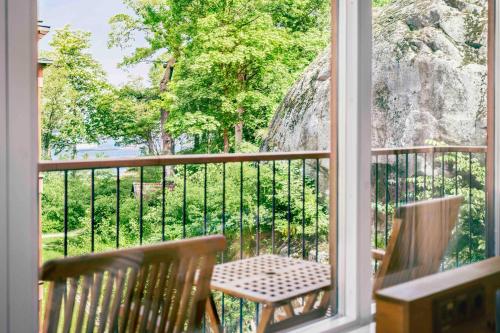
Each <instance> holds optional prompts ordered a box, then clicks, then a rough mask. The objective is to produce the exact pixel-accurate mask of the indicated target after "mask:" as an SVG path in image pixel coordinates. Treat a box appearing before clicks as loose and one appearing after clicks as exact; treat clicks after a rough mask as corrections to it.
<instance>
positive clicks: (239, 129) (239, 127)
mask: <svg viewBox="0 0 500 333" xmlns="http://www.w3.org/2000/svg"><path fill="white" fill-rule="evenodd" d="M238 82H239V83H240V89H241V90H242V91H244V90H245V82H246V76H245V74H244V72H240V73H238ZM244 112H245V109H244V108H243V106H241V105H240V106H239V107H238V122H237V123H236V125H234V145H235V147H236V149H239V147H240V146H241V143H242V142H243V113H244Z"/></svg>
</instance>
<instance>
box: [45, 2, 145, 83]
mask: <svg viewBox="0 0 500 333" xmlns="http://www.w3.org/2000/svg"><path fill="white" fill-rule="evenodd" d="M128 12H129V10H128V9H127V8H126V7H125V5H123V2H122V0H38V18H39V19H40V20H43V24H44V25H49V26H50V28H51V31H52V32H53V31H54V30H55V29H58V28H62V27H63V26H65V25H66V24H69V25H70V26H71V27H72V28H73V29H79V30H84V31H89V32H91V33H92V38H91V44H92V47H91V49H90V53H91V54H92V55H93V56H94V58H95V59H96V60H97V61H99V62H100V63H101V64H102V66H103V68H104V70H105V71H106V72H107V73H108V79H109V81H110V82H111V83H112V84H114V85H120V84H123V83H125V82H127V81H129V79H131V78H136V77H138V76H139V77H144V78H145V79H146V80H147V73H148V68H149V66H148V65H147V64H139V65H136V66H134V67H132V68H127V69H120V68H118V67H117V65H118V63H120V61H121V60H122V58H123V55H125V54H127V53H130V52H131V50H125V51H123V50H121V49H119V48H113V49H109V48H108V45H107V42H108V33H109V31H110V26H109V24H108V21H109V19H110V18H111V17H112V16H113V15H115V14H118V13H128ZM52 32H51V33H49V34H48V35H47V36H45V37H44V38H43V39H42V40H41V41H40V43H39V48H40V50H49V49H50V46H49V42H50V40H51V38H52V35H53V33H52ZM141 43H142V44H141ZM143 43H144V40H142V39H141V40H139V41H138V42H137V45H138V46H140V45H143Z"/></svg>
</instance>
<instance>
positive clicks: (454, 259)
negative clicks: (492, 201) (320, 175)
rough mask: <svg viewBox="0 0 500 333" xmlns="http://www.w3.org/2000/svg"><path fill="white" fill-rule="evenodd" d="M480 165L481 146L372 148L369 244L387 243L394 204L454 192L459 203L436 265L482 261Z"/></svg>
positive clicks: (482, 183)
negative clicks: (444, 251) (446, 245)
mask: <svg viewBox="0 0 500 333" xmlns="http://www.w3.org/2000/svg"><path fill="white" fill-rule="evenodd" d="M485 165H486V147H485V146H476V147H462V146H440V147H413V148H389V149H386V148H383V149H374V150H372V241H373V247H375V248H385V246H386V245H387V241H388V239H389V237H390V232H391V227H392V217H393V214H394V210H395V209H396V208H397V207H398V206H399V205H403V204H405V203H408V202H413V201H418V200H425V199H431V198H437V197H443V196H446V195H456V194H458V195H462V196H463V197H464V203H463V205H462V208H461V211H460V218H459V221H458V223H457V225H456V228H455V230H454V233H453V238H452V241H451V246H450V248H449V252H448V254H447V256H446V258H445V259H444V260H443V265H442V268H443V269H448V268H452V267H457V266H460V265H462V264H464V263H469V262H472V261H478V260H481V259H484V258H485V255H486V253H485V250H486V244H485V242H486V239H487V237H486V229H485V224H486V188H485V179H486V171H485V170H486V169H485ZM376 265H377V263H375V268H376Z"/></svg>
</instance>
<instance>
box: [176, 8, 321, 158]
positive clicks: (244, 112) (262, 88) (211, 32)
mask: <svg viewBox="0 0 500 333" xmlns="http://www.w3.org/2000/svg"><path fill="white" fill-rule="evenodd" d="M285 2H286V3H288V2H289V1H288V2H287V1H283V2H282V3H285ZM312 2H313V1H303V2H299V4H304V3H308V4H309V5H311V6H312V7H313V8H315V10H316V11H318V12H319V13H322V14H321V15H319V14H318V17H321V18H322V19H323V16H324V15H325V14H326V12H327V11H326V10H325V8H327V6H326V5H325V4H327V2H325V1H314V4H311V3H312ZM289 5H291V6H292V5H293V3H291V4H289ZM217 8H218V10H216V11H213V12H210V13H207V14H206V15H205V16H204V17H203V18H199V19H198V24H197V29H196V31H195V32H196V34H195V35H193V37H192V38H191V40H190V43H189V45H187V46H186V48H185V52H184V54H183V57H182V58H181V59H180V60H179V62H178V69H177V74H176V83H175V84H174V88H173V95H174V96H175V97H176V98H175V104H174V107H173V109H174V110H177V111H178V112H177V113H178V114H179V115H180V116H183V117H184V116H185V115H186V114H189V113H192V112H198V113H199V112H203V113H205V114H207V115H210V116H212V117H214V118H215V119H217V121H218V123H219V124H220V127H221V128H220V132H222V135H223V151H224V152H229V150H230V145H231V144H230V138H229V137H230V133H231V132H232V131H233V129H234V146H235V149H236V150H239V148H240V146H241V143H242V141H243V139H244V137H245V136H246V137H247V138H248V139H250V141H251V142H255V140H256V133H257V130H258V129H261V128H265V127H267V125H268V122H269V119H270V117H271V115H272V113H273V111H274V109H275V107H276V105H277V104H278V103H279V102H280V101H281V99H282V97H283V96H284V94H285V92H286V89H287V88H288V87H289V86H290V84H291V83H292V82H293V80H294V79H295V78H296V77H297V76H298V75H299V73H300V71H302V70H303V68H304V67H305V66H306V65H307V64H309V62H310V61H311V60H312V59H313V58H314V57H315V56H316V55H317V53H318V51H319V50H321V49H322V48H323V47H324V46H325V45H326V42H327V40H326V38H325V35H327V34H325V35H323V33H322V32H324V31H323V30H325V29H326V27H327V24H326V23H327V20H323V21H324V22H323V23H320V22H318V20H319V18H318V19H317V20H313V21H314V24H312V23H309V24H308V25H307V24H304V26H302V25H300V24H297V21H299V22H301V21H302V19H300V18H298V17H297V18H296V19H295V20H292V19H291V18H290V19H289V20H290V21H293V24H292V23H289V22H285V20H284V18H283V15H280V14H279V13H280V12H279V11H278V10H277V9H276V3H275V1H268V0H260V1H252V2H248V1H238V0H235V1H231V2H225V1H220V6H217ZM296 11H298V12H301V13H302V14H303V12H304V10H303V9H298V8H296ZM289 16H290V15H289ZM311 16H314V15H311ZM307 17H308V18H309V17H310V16H307ZM295 26H300V27H301V29H302V30H295ZM305 37H307V40H305V39H304V38H305ZM179 111H180V112H179ZM244 126H245V127H248V130H247V131H245V128H244ZM245 132H246V135H245Z"/></svg>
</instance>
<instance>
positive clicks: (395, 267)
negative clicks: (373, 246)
mask: <svg viewBox="0 0 500 333" xmlns="http://www.w3.org/2000/svg"><path fill="white" fill-rule="evenodd" d="M461 203H462V197H461V196H450V197H445V198H439V199H433V200H427V201H420V202H416V203H411V204H408V205H404V206H401V207H399V208H398V209H397V210H396V213H395V217H394V222H393V226H392V233H391V237H390V239H389V243H388V244H387V249H386V250H385V251H383V250H380V249H377V250H373V251H372V257H373V259H376V260H382V264H381V266H380V269H379V270H378V272H377V273H376V277H375V281H374V284H373V291H374V292H376V291H377V290H379V289H382V288H387V287H390V286H393V285H396V284H399V283H402V282H407V281H410V280H413V279H417V278H420V277H423V276H426V275H430V274H434V273H437V272H438V271H439V267H440V265H441V260H442V259H443V256H444V253H445V251H446V249H447V248H448V243H449V241H450V238H451V234H452V230H453V228H454V227H455V224H456V221H457V219H458V213H459V209H460V205H461Z"/></svg>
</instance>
